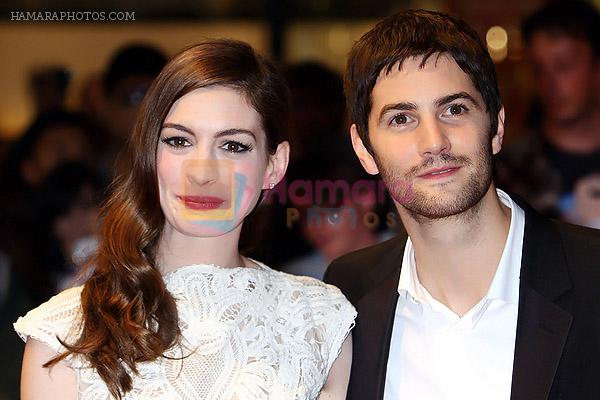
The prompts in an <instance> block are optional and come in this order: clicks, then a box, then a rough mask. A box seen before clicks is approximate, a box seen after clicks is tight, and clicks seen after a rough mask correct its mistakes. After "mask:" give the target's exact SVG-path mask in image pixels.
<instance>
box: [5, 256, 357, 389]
mask: <svg viewBox="0 0 600 400" xmlns="http://www.w3.org/2000/svg"><path fill="white" fill-rule="evenodd" d="M258 264H259V267H258V268H248V267H238V268H222V267H217V266H213V265H191V266H187V267H182V268H179V269H177V270H175V271H173V272H171V273H169V274H167V275H165V276H164V280H165V283H166V286H167V288H168V289H169V291H170V292H171V293H172V294H173V295H174V296H175V298H176V299H177V308H178V311H179V326H180V328H181V332H182V335H183V339H182V344H181V345H180V346H175V347H173V348H172V349H170V350H169V351H167V352H166V353H165V355H166V356H167V357H161V358H159V359H157V360H154V361H152V362H147V363H141V364H139V365H138V368H139V374H138V375H134V376H133V390H132V391H131V392H129V393H127V395H126V396H125V397H124V398H125V399H137V400H142V399H143V400H146V399H153V400H154V399H194V400H196V399H210V400H213V399H214V400H217V399H218V400H254V399H273V400H286V399H298V400H300V399H302V400H304V399H315V398H317V396H318V395H319V391H320V390H321V388H322V387H323V384H324V383H325V380H326V378H327V374H328V372H329V369H330V367H331V365H332V363H333V362H334V360H335V359H336V358H337V356H338V354H339V352H340V349H341V345H342V343H343V341H344V339H345V338H346V336H347V335H348V333H349V331H350V330H351V329H352V327H353V325H354V318H355V317H356V311H355V310H354V308H353V307H352V305H351V304H350V303H349V302H348V301H347V300H346V299H345V298H344V296H343V295H342V294H341V292H340V291H339V290H338V289H337V288H335V287H334V286H331V285H327V284H324V283H322V282H320V281H318V280H316V279H312V278H307V277H297V276H293V275H289V274H285V273H282V272H277V271H274V270H272V269H270V268H268V267H267V266H265V265H264V264H260V263H258ZM81 289H82V288H81V287H75V288H72V289H67V290H65V291H63V292H62V293H60V294H58V295H57V296H54V297H53V298H52V299H50V300H49V301H48V302H46V303H44V304H42V305H41V306H39V307H38V308H36V309H34V310H31V311H30V312H29V313H27V315H26V316H25V317H21V318H19V319H18V320H17V322H16V323H15V324H14V327H15V330H16V331H17V333H18V334H19V335H20V336H21V337H22V338H23V340H27V338H28V337H31V338H34V339H36V340H38V341H41V342H43V343H45V344H46V345H48V346H50V347H51V348H52V349H53V350H55V351H56V352H57V353H58V352H62V351H63V350H64V347H63V346H62V345H61V344H60V342H59V341H58V339H57V337H58V338H61V339H63V340H65V341H66V342H67V343H69V342H74V341H75V339H76V338H77V336H78V333H79V332H80V328H81V315H80V296H81ZM182 355H184V356H187V357H185V358H183V359H179V360H173V358H181V356H182ZM66 361H67V364H68V365H69V366H70V367H71V368H73V369H74V370H75V372H76V374H77V378H78V390H79V398H80V399H86V400H87V399H93V400H101V399H109V398H111V397H110V395H109V392H108V390H107V388H106V385H105V384H104V382H103V381H102V379H100V377H99V376H98V374H97V373H96V372H95V370H94V369H92V368H90V367H89V365H88V364H87V363H86V362H85V360H84V359H83V358H82V357H80V356H69V357H68V358H67V360H66Z"/></svg>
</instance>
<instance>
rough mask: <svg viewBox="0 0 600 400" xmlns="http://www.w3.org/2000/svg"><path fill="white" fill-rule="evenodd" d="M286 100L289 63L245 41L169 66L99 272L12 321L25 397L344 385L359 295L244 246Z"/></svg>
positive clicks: (215, 394)
mask: <svg viewBox="0 0 600 400" xmlns="http://www.w3.org/2000/svg"><path fill="white" fill-rule="evenodd" d="M286 105H287V89H286V86H285V84H284V83H283V81H282V78H281V77H280V76H279V75H277V74H276V73H275V72H274V70H273V68H272V67H271V65H270V64H269V63H268V62H267V61H266V60H264V59H263V58H262V57H260V56H258V55H256V54H255V53H254V51H253V50H252V49H251V48H250V47H249V46H248V45H246V44H244V43H241V42H236V41H227V40H217V41H210V42H205V43H202V44H199V45H196V46H193V47H190V48H188V49H187V50H185V51H183V52H182V53H180V54H179V55H178V56H176V57H175V58H174V59H173V60H172V61H171V62H170V63H169V64H168V65H167V66H166V67H165V69H164V70H163V71H162V72H161V74H160V75H159V77H158V78H157V79H156V81H155V82H154V84H153V86H152V88H151V89H150V91H149V93H148V94H147V96H146V99H145V100H144V103H143V106H142V109H141V111H140V115H139V117H138V122H137V125H136V128H135V131H134V134H133V137H132V139H131V142H130V146H129V150H130V154H131V157H132V161H131V170H130V172H129V173H128V174H127V175H126V176H125V177H123V178H122V179H120V180H119V181H118V182H117V183H116V186H115V188H114V191H113V193H112V195H111V196H110V198H109V199H108V201H107V202H106V204H105V207H104V210H103V217H104V218H103V225H102V234H101V238H100V243H99V248H98V254H97V256H96V258H95V260H94V263H93V265H94V268H95V270H94V273H93V275H92V276H91V278H90V279H89V280H88V281H87V282H86V283H85V285H84V286H83V287H77V288H72V289H69V290H67V291H64V292H62V293H61V294H59V295H58V296H56V297H54V298H52V299H51V300H50V301H49V302H47V303H45V304H43V305H42V306H40V307H38V308H37V309H34V310H32V311H31V312H29V313H28V314H27V316H25V317H24V318H20V319H19V320H18V321H17V322H16V323H15V329H16V330H17V332H18V333H19V334H20V335H21V336H22V337H23V338H24V339H25V340H27V345H26V348H25V355H24V360H23V372H22V383H21V386H22V388H21V390H22V398H23V399H38V398H45V399H46V398H48V397H54V398H61V399H70V398H72V399H75V398H79V399H92V398H93V399H103V398H111V397H112V398H121V399H166V398H168V399H227V400H229V399H234V400H245V399H267V398H268V399H278V400H279V399H315V398H317V397H319V398H339V399H342V398H344V397H345V391H346V384H347V380H348V375H349V367H350V359H351V343H350V337H349V336H348V332H349V330H350V329H351V328H352V326H353V321H354V318H355V316H356V313H355V310H354V309H353V308H352V306H351V305H350V304H349V303H348V302H347V300H346V299H345V298H344V297H343V296H342V295H341V293H340V292H339V290H337V289H336V288H334V287H332V286H329V285H325V284H323V283H321V282H319V281H316V280H313V279H310V278H299V277H293V276H291V275H287V274H283V273H281V272H276V271H273V270H271V269H270V268H268V267H267V266H265V265H264V264H262V263H260V262H257V261H254V260H251V259H248V258H245V257H243V256H241V255H240V253H239V251H238V240H239V236H240V231H241V227H242V223H243V221H244V218H245V217H246V216H247V215H248V214H249V213H250V212H251V211H252V209H253V208H254V207H255V205H256V204H257V202H258V200H259V198H260V194H261V190H263V189H268V188H272V187H273V186H274V185H275V184H276V183H277V182H278V181H279V180H280V179H281V178H282V177H283V174H284V172H285V169H286V166H287V160H288V155H289V146H288V144H287V142H280V141H278V140H277V134H279V133H281V132H282V131H283V129H284V116H285V111H286V110H285V109H286ZM47 367H50V369H48V368H47ZM50 394H52V395H51V396H50Z"/></svg>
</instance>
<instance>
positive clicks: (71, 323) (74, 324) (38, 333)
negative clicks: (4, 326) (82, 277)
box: [13, 286, 83, 353]
mask: <svg viewBox="0 0 600 400" xmlns="http://www.w3.org/2000/svg"><path fill="white" fill-rule="evenodd" d="M82 289H83V287H82V286H77V287H73V288H70V289H66V290H64V291H62V292H60V293H59V294H57V295H56V296H53V297H52V298H51V299H50V300H48V301H47V302H45V303H42V304H41V305H39V306H38V307H36V308H34V309H32V310H31V311H29V312H28V313H27V314H26V315H25V316H23V317H19V319H17V321H16V322H15V323H14V324H13V326H14V329H15V331H16V332H17V333H18V334H19V336H20V337H21V339H23V341H25V342H26V341H27V340H28V338H32V339H35V340H37V341H40V342H42V343H44V344H46V345H48V346H49V347H50V348H51V349H52V350H54V351H56V352H57V353H61V352H63V351H64V350H65V348H64V346H63V345H62V343H61V341H63V342H67V343H72V342H73V341H74V339H76V338H77V336H78V334H79V331H80V320H81V291H82Z"/></svg>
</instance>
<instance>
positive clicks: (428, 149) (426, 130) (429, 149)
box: [417, 118, 450, 157]
mask: <svg viewBox="0 0 600 400" xmlns="http://www.w3.org/2000/svg"><path fill="white" fill-rule="evenodd" d="M417 134H418V137H419V153H420V154H421V155H422V156H425V157H427V156H432V155H439V154H442V153H447V152H449V151H450V140H448V135H447V133H446V132H445V130H444V126H443V125H442V123H441V122H440V121H438V120H437V118H425V119H423V120H421V122H420V124H419V128H418V132H417Z"/></svg>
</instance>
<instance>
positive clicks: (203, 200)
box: [177, 196, 225, 210]
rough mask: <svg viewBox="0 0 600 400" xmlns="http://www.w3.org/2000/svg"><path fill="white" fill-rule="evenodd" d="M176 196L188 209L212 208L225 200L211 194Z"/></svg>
mask: <svg viewBox="0 0 600 400" xmlns="http://www.w3.org/2000/svg"><path fill="white" fill-rule="evenodd" d="M177 198H178V199H179V200H180V201H181V202H182V203H183V204H184V205H185V207H186V208H189V209H190V210H214V209H217V208H219V207H220V206H221V204H223V203H224V202H225V200H223V199H221V198H220V197H213V196H177Z"/></svg>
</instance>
